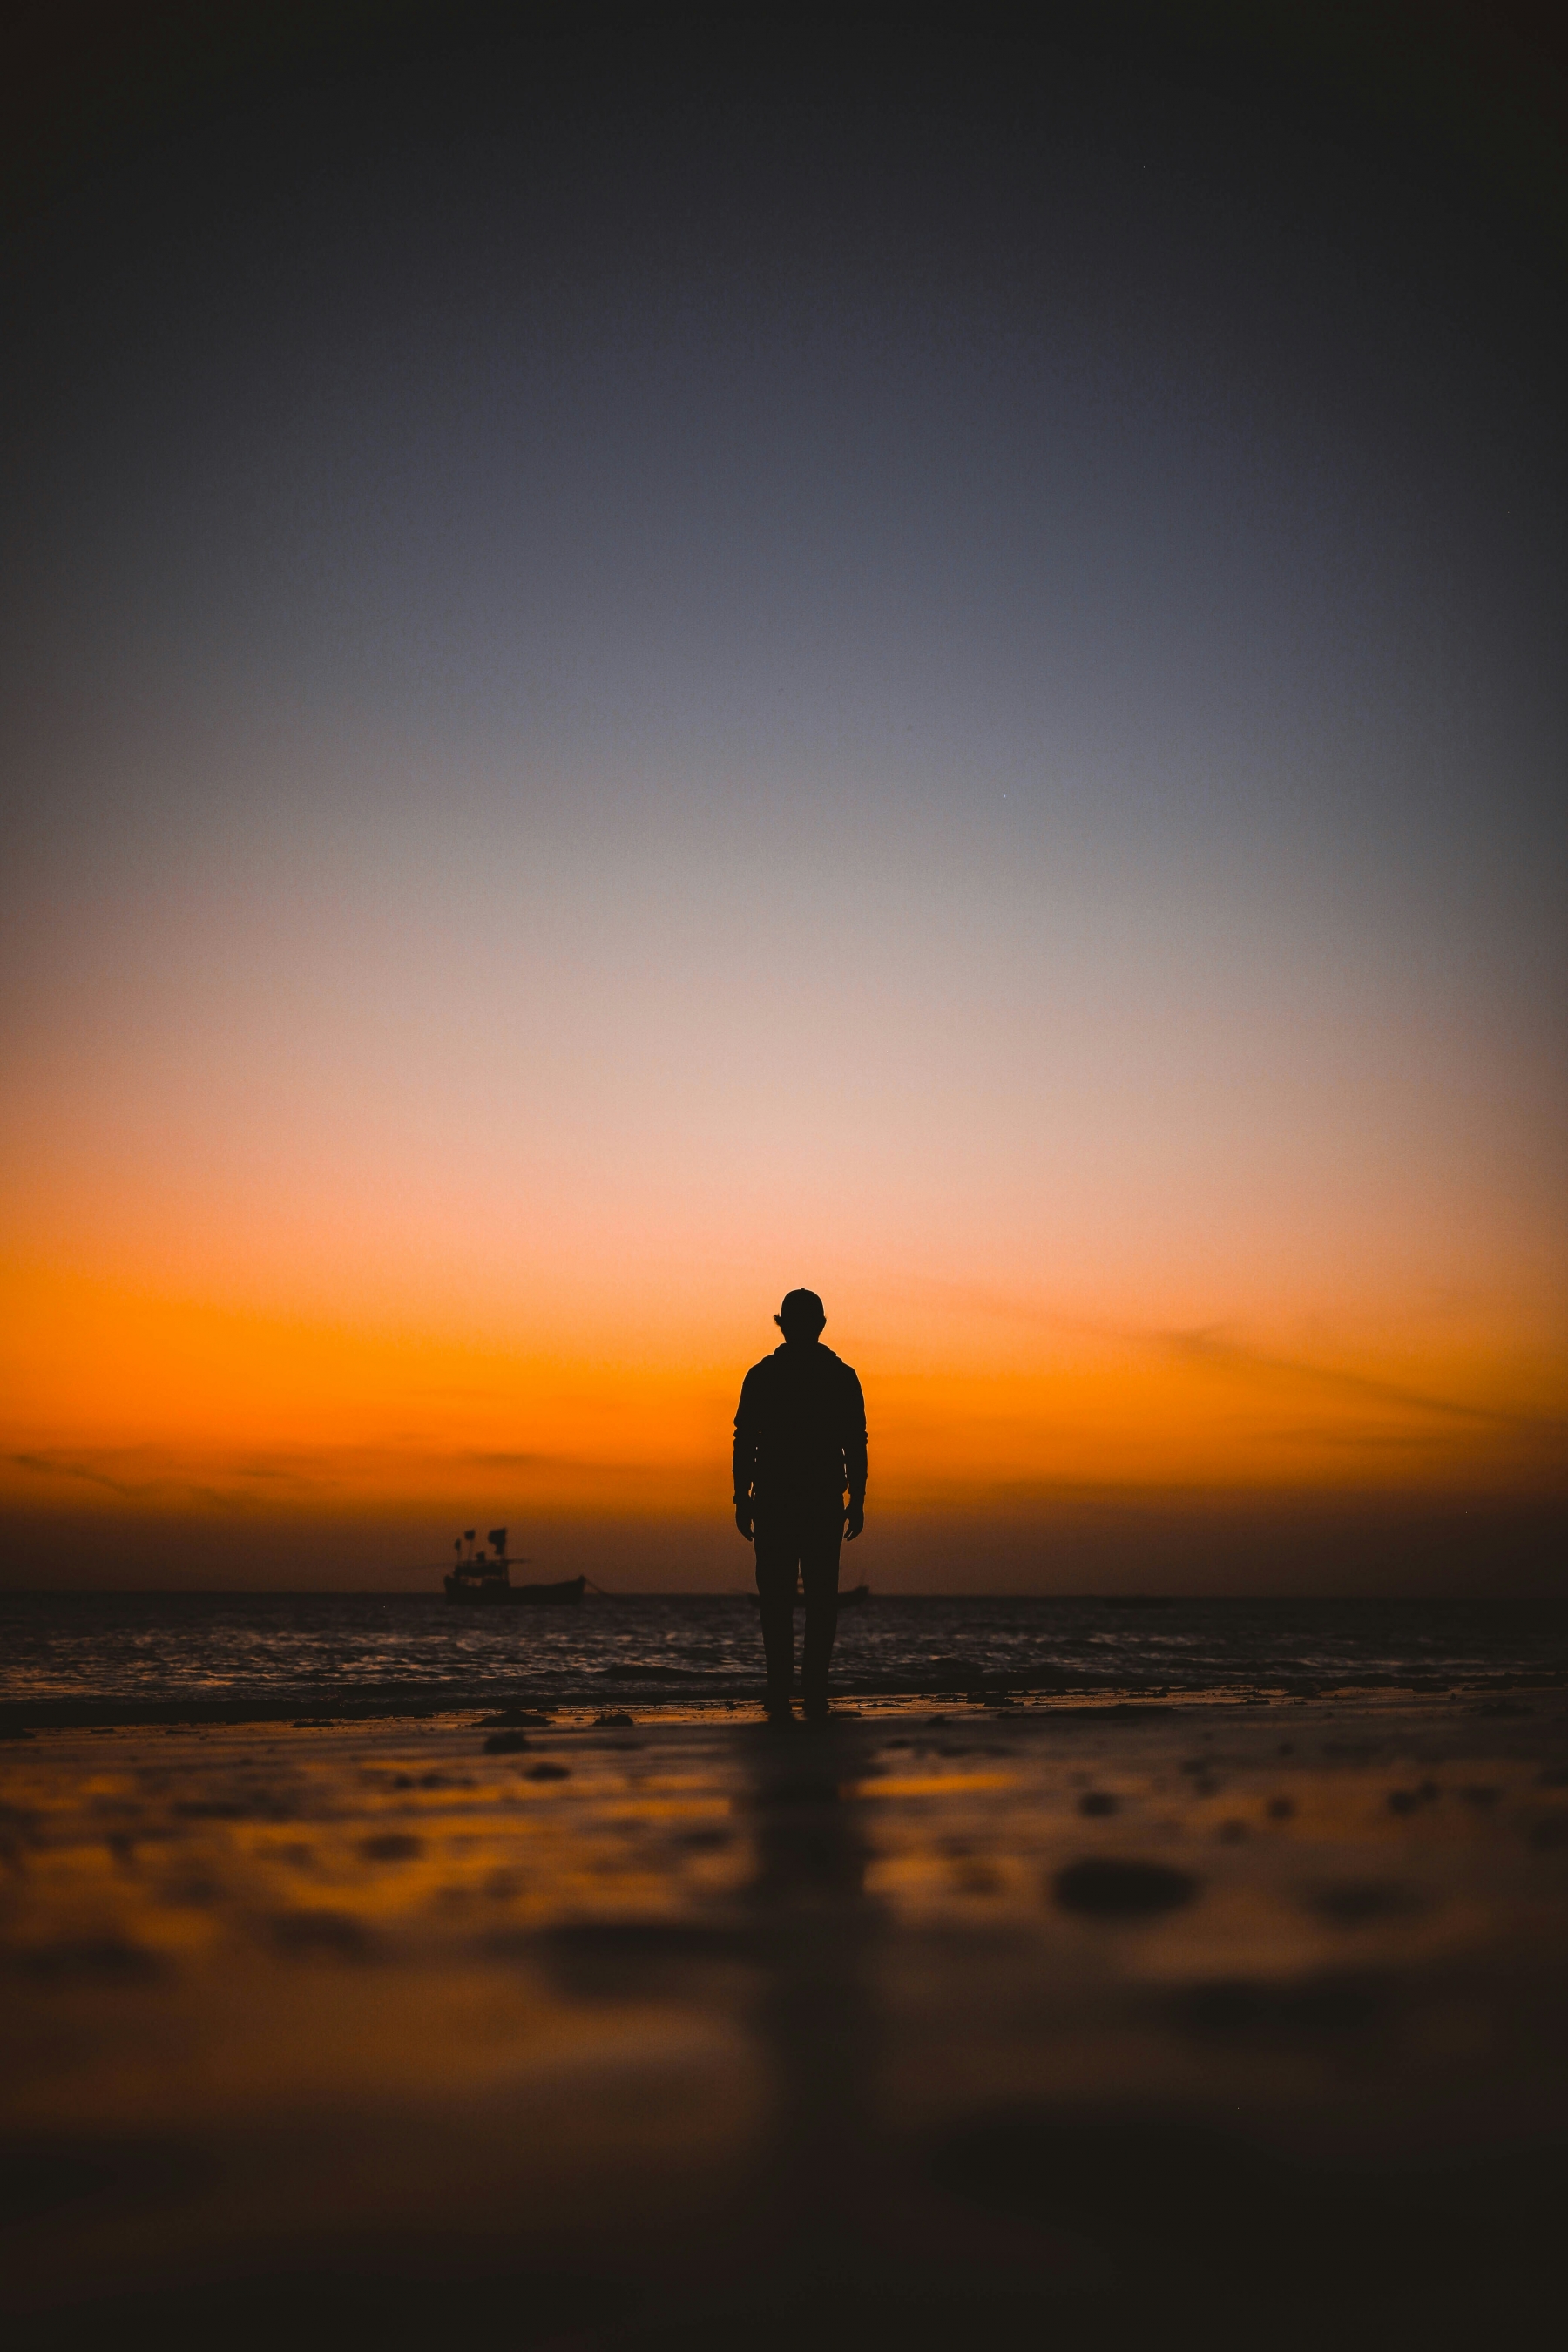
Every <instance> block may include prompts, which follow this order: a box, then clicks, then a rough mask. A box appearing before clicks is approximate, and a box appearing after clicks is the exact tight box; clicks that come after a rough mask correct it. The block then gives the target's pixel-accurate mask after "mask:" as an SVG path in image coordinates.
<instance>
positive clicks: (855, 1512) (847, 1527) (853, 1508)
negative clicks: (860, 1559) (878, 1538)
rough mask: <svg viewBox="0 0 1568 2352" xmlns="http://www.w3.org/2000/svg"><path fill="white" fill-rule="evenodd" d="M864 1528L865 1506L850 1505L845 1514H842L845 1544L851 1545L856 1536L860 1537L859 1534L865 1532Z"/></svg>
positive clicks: (860, 1504) (858, 1504)
mask: <svg viewBox="0 0 1568 2352" xmlns="http://www.w3.org/2000/svg"><path fill="white" fill-rule="evenodd" d="M865 1526H866V1506H865V1504H864V1503H851V1504H850V1506H849V1508H848V1509H847V1511H846V1512H845V1514H844V1539H845V1541H846V1542H847V1543H853V1542H854V1540H855V1538H856V1537H857V1536H858V1535H860V1534H862V1533H863V1532H864V1530H865Z"/></svg>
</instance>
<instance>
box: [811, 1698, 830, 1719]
mask: <svg viewBox="0 0 1568 2352" xmlns="http://www.w3.org/2000/svg"><path fill="white" fill-rule="evenodd" d="M832 1712H833V1710H832V1708H831V1707H830V1706H828V1704H827V1701H826V1699H825V1698H808V1699H807V1700H806V1702H805V1719H806V1721H807V1723H826V1721H827V1718H828V1717H829V1716H830V1715H831V1713H832Z"/></svg>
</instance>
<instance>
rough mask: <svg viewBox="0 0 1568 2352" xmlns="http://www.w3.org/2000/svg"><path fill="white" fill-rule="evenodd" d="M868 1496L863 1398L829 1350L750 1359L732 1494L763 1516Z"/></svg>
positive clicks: (794, 1348) (794, 1349)
mask: <svg viewBox="0 0 1568 2352" xmlns="http://www.w3.org/2000/svg"><path fill="white" fill-rule="evenodd" d="M846 1486H847V1487H848V1489H849V1499H850V1502H851V1503H852V1504H853V1505H854V1506H855V1507H857V1508H859V1507H860V1506H861V1505H862V1504H863V1502H864V1500H865V1495H866V1403H865V1399H864V1398H863V1397H862V1396H861V1394H860V1383H859V1381H858V1380H857V1379H856V1377H855V1374H854V1372H853V1370H851V1369H850V1367H849V1366H848V1365H847V1363H846V1362H845V1361H844V1360H843V1358H842V1357H840V1356H836V1355H835V1354H834V1352H833V1350H832V1349H831V1348H825V1347H824V1346H823V1345H822V1343H821V1341H820V1340H818V1341H817V1342H816V1345H815V1346H813V1347H803V1346H802V1345H801V1344H800V1342H799V1341H798V1340H797V1341H795V1343H794V1344H793V1345H789V1344H786V1345H785V1346H784V1347H780V1348H775V1349H773V1354H772V1355H771V1356H764V1357H763V1360H762V1362H761V1363H760V1364H753V1365H752V1369H751V1370H750V1371H749V1372H748V1373H747V1374H746V1377H745V1381H744V1382H743V1383H742V1389H741V1402H740V1404H739V1406H738V1408H737V1410H736V1413H735V1500H736V1502H737V1503H738V1504H742V1503H746V1502H748V1501H749V1502H751V1503H752V1505H753V1506H754V1507H755V1508H756V1509H757V1510H759V1511H761V1512H763V1513H764V1514H766V1513H767V1512H769V1511H771V1510H777V1509H787V1508H790V1507H794V1506H795V1505H798V1504H804V1505H805V1506H806V1507H808V1508H809V1507H812V1506H814V1505H820V1506H822V1507H825V1508H826V1507H831V1506H832V1505H833V1504H834V1503H835V1502H838V1503H842V1501H843V1499H844V1490H845V1488H846Z"/></svg>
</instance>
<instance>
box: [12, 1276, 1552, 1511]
mask: <svg viewBox="0 0 1568 2352" xmlns="http://www.w3.org/2000/svg"><path fill="white" fill-rule="evenodd" d="M7 1290H8V1294H9V1297H10V1302H11V1304H10V1311H9V1314H8V1316H7V1319H6V1335H5V1341H4V1357H3V1360H0V1368H3V1374H4V1381H5V1393H6V1396H7V1399H8V1404H7V1421H8V1423H9V1427H8V1432H7V1444H6V1448H5V1457H6V1458H5V1466H4V1477H3V1486H0V1493H3V1495H4V1498H5V1505H6V1506H7V1507H10V1508H13V1509H17V1508H20V1509H25V1510H28V1511H32V1512H37V1511H40V1510H42V1511H45V1512H49V1511H71V1512H80V1511H83V1510H88V1511H93V1512H103V1513H106V1514H127V1513H129V1514H132V1515H135V1514H142V1513H158V1514H163V1515H167V1514H171V1513H173V1514H175V1515H194V1516H196V1517H208V1516H216V1517H220V1518H234V1517H242V1518H247V1519H253V1520H261V1521H264V1522H266V1521H273V1522H277V1523H279V1525H280V1526H286V1525H287V1524H288V1523H289V1522H291V1521H298V1520H300V1519H317V1520H320V1519H327V1520H342V1519H343V1518H345V1517H347V1518H353V1517H357V1516H362V1515H364V1514H367V1513H374V1514H377V1515H380V1516H381V1517H386V1516H388V1515H389V1514H392V1515H395V1514H396V1513H398V1512H399V1511H403V1510H406V1511H409V1512H410V1513H417V1514H419V1515H421V1516H427V1515H435V1516H437V1517H438V1516H440V1515H443V1514H444V1515H447V1516H450V1517H455V1518H458V1517H466V1516H467V1515H468V1513H469V1511H470V1510H471V1509H473V1508H475V1507H478V1503H477V1498H478V1497H479V1496H489V1497H493V1498H495V1499H494V1500H493V1502H491V1503H488V1504H486V1505H485V1506H484V1507H485V1508H487V1509H494V1511H495V1512H496V1513H497V1515H498V1516H500V1517H508V1516H510V1517H513V1518H515V1519H516V1520H518V1521H523V1520H526V1519H531V1518H540V1517H542V1518H548V1519H552V1520H557V1521H559V1520H563V1519H571V1518H573V1517H592V1518H595V1519H600V1520H603V1519H605V1518H606V1517H609V1518H621V1519H626V1520H630V1521H637V1520H649V1521H654V1520H658V1519H668V1518H674V1517H706V1516H714V1517H722V1516H723V1513H724V1509H725V1502H726V1496H727V1491H728V1443H729V1429H730V1416H731V1412H732V1411H733V1403H734V1396H735V1393H736V1391H737V1390H738V1387H739V1381H740V1378H741V1374H742V1370H744V1368H745V1365H746V1363H747V1362H749V1361H750V1360H752V1359H753V1358H754V1357H755V1356H756V1355H757V1354H760V1353H762V1352H763V1350H764V1349H765V1347H766V1346H767V1344H768V1331H767V1327H766V1323H765V1318H764V1317H763V1315H760V1314H759V1315H758V1316H755V1317H752V1318H749V1319H748V1320H746V1321H745V1322H744V1323H743V1324H742V1323H741V1322H740V1320H739V1318H737V1317H736V1315H735V1314H734V1313H733V1311H732V1310H731V1308H730V1307H728V1306H727V1305H726V1304H725V1303H724V1302H714V1303H713V1304H712V1306H711V1307H710V1312H709V1315H708V1318H707V1319H706V1320H704V1319H703V1318H702V1316H701V1315H700V1313H689V1315H688V1318H687V1319H686V1321H685V1323H684V1324H683V1325H681V1326H680V1327H679V1328H671V1329H670V1330H669V1331H668V1333H667V1339H666V1345H665V1347H664V1349H663V1351H662V1353H658V1352H653V1351H651V1350H650V1349H648V1347H647V1342H646V1339H645V1341H644V1343H643V1345H642V1346H641V1347H635V1346H633V1345H630V1344H626V1345H623V1347H622V1349H621V1350H620V1351H619V1352H618V1353H617V1352H616V1351H615V1350H614V1349H609V1348H605V1347H604V1346H603V1345H602V1344H601V1345H600V1347H599V1348H597V1349H595V1351H593V1352H590V1351H589V1349H587V1348H584V1349H583V1350H582V1351H581V1352H580V1353H578V1354H577V1355H576V1356H571V1355H567V1354H565V1353H563V1352H562V1351H560V1350H559V1349H556V1348H555V1347H552V1346H546V1347H542V1348H537V1349H534V1350H532V1351H531V1350H529V1349H527V1348H526V1347H523V1346H517V1345H513V1346H507V1345H506V1344H504V1343H503V1342H502V1341H501V1340H500V1339H498V1338H496V1337H494V1336H492V1335H486V1336H484V1337H481V1338H479V1339H465V1338H462V1337H460V1336H458V1335H455V1334H452V1333H450V1332H443V1331H441V1330H439V1329H435V1328H430V1327H429V1326H428V1325H420V1324H416V1323H412V1322H406V1323H401V1324H400V1323H394V1322H391V1321H384V1322H383V1323H381V1324H379V1325H378V1324H375V1323H374V1322H371V1321H370V1320H368V1319H362V1320H359V1321H356V1322H353V1323H348V1322H339V1323H335V1324H333V1323H329V1322H327V1321H325V1320H324V1319H322V1318H315V1317H306V1316H302V1315H301V1316H294V1317H286V1316H283V1315H280V1314H272V1315H268V1314H265V1313H263V1312H261V1311H259V1310H258V1309H256V1308H254V1307H236V1306H224V1305H219V1304H216V1303H213V1302H211V1301H202V1300H189V1299H184V1300H182V1299H177V1298H171V1297H161V1296H159V1295H158V1294H157V1293H156V1292H154V1291H152V1290H149V1289H136V1288H132V1287H131V1286H118V1285H115V1284H112V1283H110V1282H107V1281H102V1280H98V1281H90V1280H88V1279H86V1278H83V1277H71V1276H61V1275H58V1274H53V1273H47V1272H45V1271H43V1270H40V1269H38V1268H36V1267H35V1268H31V1269H27V1268H13V1269H12V1272H11V1275H10V1277H9V1280H8V1282H7ZM847 1306H848V1307H850V1308H852V1307H853V1306H854V1302H853V1301H849V1302H847ZM826 1336H827V1338H828V1339H829V1340H830V1341H831V1340H832V1339H838V1341H839V1344H840V1346H841V1348H842V1350H843V1352H844V1353H845V1354H846V1355H847V1356H848V1357H849V1358H850V1359H851V1360H853V1361H855V1362H856V1364H857V1365H858V1369H859V1370H860V1372H861V1375H862V1378H863V1380H864V1381H865V1383H866V1387H867V1392H868V1401H869V1412H870V1422H871V1433H872V1449H873V1450H872V1482H873V1484H872V1492H873V1497H874V1501H875V1505H876V1507H877V1509H878V1510H879V1512H881V1513H883V1514H886V1515H889V1516H893V1517H897V1516H906V1517H907V1516H910V1515H918V1514H920V1513H921V1512H922V1511H933V1512H942V1511H952V1510H954V1509H962V1508H964V1507H980V1508H981V1509H983V1511H984V1513H985V1514H988V1515H991V1516H993V1517H995V1516H1000V1517H1009V1516H1014V1515H1017V1514H1020V1513H1021V1514H1025V1515H1027V1514H1028V1513H1029V1512H1030V1511H1031V1510H1032V1509H1035V1508H1037V1507H1039V1506H1040V1505H1041V1504H1042V1502H1043V1501H1046V1500H1047V1499H1048V1498H1049V1497H1050V1496H1053V1495H1062V1494H1070V1493H1072V1492H1074V1491H1077V1490H1081V1489H1085V1488H1101V1489H1114V1490H1120V1491H1122V1492H1125V1493H1126V1494H1128V1495H1130V1496H1137V1495H1139V1494H1146V1495H1149V1496H1155V1495H1157V1494H1162V1493H1163V1494H1167V1495H1168V1494H1171V1493H1173V1492H1180V1491H1182V1490H1184V1489H1191V1490H1208V1491H1213V1490H1215V1489H1225V1490H1234V1491H1237V1492H1243V1493H1245V1492H1254V1493H1256V1492H1258V1491H1268V1490H1270V1489H1275V1488H1289V1489H1292V1490H1297V1489H1301V1488H1316V1489H1321V1490H1323V1491H1325V1492H1334V1491H1341V1492H1343V1491H1352V1492H1353V1491H1356V1490H1358V1489H1366V1490H1376V1491H1379V1492H1384V1493H1386V1492H1389V1491H1395V1492H1409V1493H1416V1494H1425V1495H1440V1494H1444V1493H1456V1494H1458V1493H1464V1492H1484V1493H1499V1492H1502V1493H1510V1494H1515V1495H1532V1494H1533V1495H1542V1494H1549V1493H1561V1492H1562V1490H1563V1486H1564V1484H1565V1483H1568V1481H1565V1477H1564V1426H1565V1423H1564V1413H1563V1380H1562V1369H1561V1366H1560V1364H1557V1363H1554V1362H1553V1361H1552V1360H1551V1358H1550V1357H1549V1356H1547V1355H1545V1354H1544V1353H1543V1352H1542V1351H1540V1350H1535V1351H1531V1350H1530V1349H1525V1348H1522V1347H1521V1346H1519V1345H1517V1344H1516V1345H1515V1346H1513V1347H1512V1348H1511V1349H1510V1348H1509V1347H1508V1346H1506V1345H1504V1344H1502V1343H1501V1342H1500V1335H1499V1334H1498V1332H1497V1331H1496V1330H1495V1329H1488V1328H1465V1327H1464V1326H1463V1325H1461V1324H1458V1322H1455V1323H1452V1324H1451V1325H1450V1327H1449V1328H1447V1330H1445V1331H1443V1332H1440V1333H1437V1334H1432V1333H1427V1334H1426V1335H1425V1346H1424V1347H1423V1346H1421V1345H1418V1344H1416V1343H1415V1340H1413V1339H1412V1337H1411V1334H1410V1333H1409V1331H1408V1330H1407V1331H1405V1333H1403V1334H1401V1333H1399V1332H1398V1331H1389V1330H1385V1331H1384V1332H1383V1333H1381V1334H1378V1333H1375V1332H1365V1331H1363V1334H1362V1335H1361V1337H1360V1341H1359V1344H1358V1345H1357V1346H1356V1347H1355V1348H1353V1349H1348V1348H1342V1349H1341V1350H1340V1351H1339V1353H1338V1354H1337V1356H1336V1355H1332V1354H1330V1353H1329V1352H1327V1351H1326V1350H1324V1351H1323V1352H1321V1353H1319V1352H1309V1351H1308V1349H1305V1348H1303V1347H1301V1346H1300V1344H1297V1345H1294V1346H1293V1345H1292V1344H1291V1343H1290V1341H1289V1338H1288V1337H1286V1336H1284V1335H1279V1334H1276V1335H1274V1336H1273V1338H1272V1339H1268V1338H1258V1337H1256V1336H1252V1335H1243V1334H1238V1333H1223V1334H1222V1333H1218V1332H1186V1333H1182V1332H1172V1331H1160V1330H1156V1329H1146V1330H1142V1331H1136V1330H1118V1329H1116V1328H1113V1327H1111V1326H1110V1325H1106V1326H1105V1327H1102V1328H1094V1327H1092V1326H1090V1325H1088V1324H1085V1323H1082V1322H1079V1323H1074V1322H1071V1321H1068V1320H1065V1319H1064V1320H1054V1319H1051V1318H1047V1317H1044V1316H1043V1315H1040V1314H1038V1313H1037V1312H1031V1311H1030V1310H1029V1309H1028V1308H1027V1307H1025V1306H1022V1305H1020V1306H1019V1307H1016V1309H1015V1310H1014V1311H1012V1312H1011V1313H1009V1312H1008V1311H1007V1309H1006V1307H1005V1303H1002V1304H999V1303H998V1302H997V1301H995V1300H994V1299H993V1298H990V1297H979V1298H976V1297H973V1296H971V1295H969V1294H964V1293H962V1292H958V1293H955V1294H953V1295H952V1296H951V1297H948V1298H947V1299H946V1301H945V1302H942V1303H939V1304H938V1305H935V1306H933V1305H932V1304H931V1302H930V1301H928V1302H927V1303H926V1305H925V1306H924V1307H923V1309H922V1311H921V1315H919V1316H916V1315H915V1314H914V1312H913V1310H912V1309H911V1307H910V1302H909V1301H908V1300H907V1299H904V1300H900V1299H899V1298H897V1297H886V1296H884V1297H870V1298H868V1299H866V1300H862V1301H861V1302H860V1307H859V1312H858V1314H856V1313H853V1312H849V1311H847V1312H845V1313H843V1314H841V1315H840V1316H839V1317H837V1318H836V1328H830V1329H829V1332H828V1334H827V1335H826Z"/></svg>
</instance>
